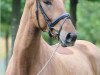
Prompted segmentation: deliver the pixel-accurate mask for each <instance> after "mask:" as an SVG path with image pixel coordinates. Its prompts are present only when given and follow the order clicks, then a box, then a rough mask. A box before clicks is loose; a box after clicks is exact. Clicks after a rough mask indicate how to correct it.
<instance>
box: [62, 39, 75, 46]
mask: <svg viewBox="0 0 100 75" xmlns="http://www.w3.org/2000/svg"><path fill="white" fill-rule="evenodd" d="M60 43H61V46H62V47H69V46H74V43H75V42H74V41H73V42H70V43H69V42H64V41H61V40H60Z"/></svg>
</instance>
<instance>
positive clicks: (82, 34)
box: [77, 0, 100, 44]
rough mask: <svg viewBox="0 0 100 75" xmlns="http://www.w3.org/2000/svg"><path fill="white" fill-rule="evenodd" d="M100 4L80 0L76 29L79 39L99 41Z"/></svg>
mask: <svg viewBox="0 0 100 75" xmlns="http://www.w3.org/2000/svg"><path fill="white" fill-rule="evenodd" d="M99 8H100V4H99V3H98V2H90V1H86V0H80V2H79V5H78V11H77V15H78V22H77V29H78V32H79V39H85V40H89V41H91V42H93V43H95V44H96V43H100V10H99Z"/></svg>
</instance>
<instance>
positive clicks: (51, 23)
mask: <svg viewBox="0 0 100 75" xmlns="http://www.w3.org/2000/svg"><path fill="white" fill-rule="evenodd" d="M36 8H37V9H36V18H37V22H38V26H39V28H40V29H41V30H42V31H44V30H43V29H42V27H41V25H40V22H39V12H38V11H39V8H40V11H41V13H42V15H43V17H44V19H45V22H46V25H47V26H48V28H49V34H50V33H51V29H54V28H53V27H54V26H55V25H56V24H57V23H58V22H59V21H60V20H62V19H64V18H66V19H70V15H69V14H68V13H64V14H62V15H61V16H59V17H58V18H56V19H55V20H53V21H52V22H50V21H51V20H50V19H49V17H48V16H47V15H46V13H45V11H44V9H43V7H42V5H41V3H40V0H36ZM60 29H61V28H60ZM60 31H61V30H60ZM51 34H52V33H51Z"/></svg>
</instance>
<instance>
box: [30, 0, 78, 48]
mask: <svg viewBox="0 0 100 75" xmlns="http://www.w3.org/2000/svg"><path fill="white" fill-rule="evenodd" d="M31 12H32V16H33V19H34V24H35V26H36V27H37V28H38V29H40V30H42V31H47V32H48V33H49V35H50V36H51V37H54V38H58V40H59V41H60V42H61V45H62V46H63V47H67V46H72V45H74V43H75V41H76V38H77V34H76V30H75V28H74V25H73V24H72V21H71V19H70V15H69V14H68V13H66V10H65V8H64V0H34V3H33V5H32V6H31Z"/></svg>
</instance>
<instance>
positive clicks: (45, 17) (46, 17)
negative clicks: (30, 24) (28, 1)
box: [36, 0, 50, 32]
mask: <svg viewBox="0 0 100 75" xmlns="http://www.w3.org/2000/svg"><path fill="white" fill-rule="evenodd" d="M36 8H37V9H36V18H37V22H38V26H39V28H40V29H41V30H42V31H43V32H44V30H43V29H42V28H41V26H40V22H39V15H38V14H39V13H38V11H39V8H40V11H41V13H42V15H43V17H44V19H45V22H46V24H47V25H49V22H50V19H49V18H48V16H47V15H46V13H45V11H44V9H43V8H42V5H41V3H40V0H36Z"/></svg>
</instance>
